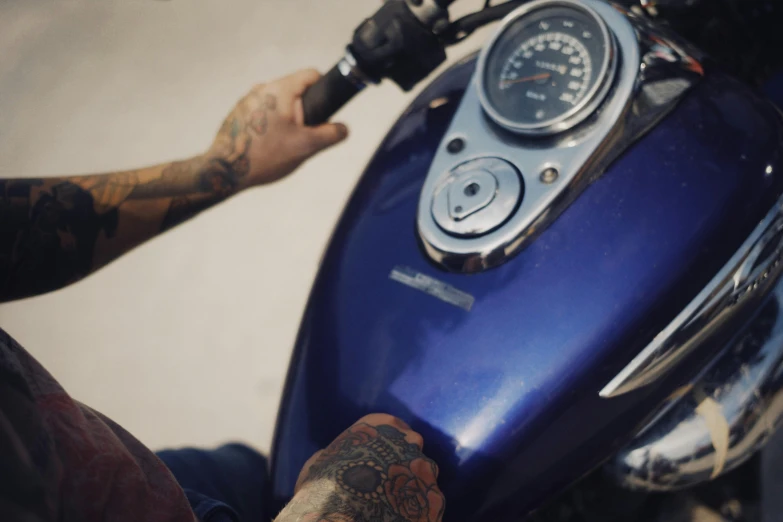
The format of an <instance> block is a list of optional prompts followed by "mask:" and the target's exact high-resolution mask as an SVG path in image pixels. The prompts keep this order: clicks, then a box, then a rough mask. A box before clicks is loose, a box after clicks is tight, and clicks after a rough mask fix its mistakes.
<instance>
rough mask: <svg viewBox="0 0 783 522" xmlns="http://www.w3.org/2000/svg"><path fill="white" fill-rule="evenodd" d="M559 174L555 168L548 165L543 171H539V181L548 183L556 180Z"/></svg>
mask: <svg viewBox="0 0 783 522" xmlns="http://www.w3.org/2000/svg"><path fill="white" fill-rule="evenodd" d="M559 175H560V174H559V173H558V172H557V169H556V168H553V167H549V168H548V169H544V171H543V172H542V173H541V183H546V184H547V185H550V184H552V183H554V182H555V181H557V178H558V176H559Z"/></svg>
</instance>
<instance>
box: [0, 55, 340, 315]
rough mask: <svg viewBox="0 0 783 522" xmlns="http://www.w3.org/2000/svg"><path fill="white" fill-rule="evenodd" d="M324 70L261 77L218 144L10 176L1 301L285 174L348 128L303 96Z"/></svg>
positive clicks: (88, 267) (63, 281)
mask: <svg viewBox="0 0 783 522" xmlns="http://www.w3.org/2000/svg"><path fill="white" fill-rule="evenodd" d="M319 77H320V75H319V74H318V73H317V72H316V71H312V70H309V71H301V72H299V73H295V74H293V75H291V76H288V77H285V78H282V79H280V80H277V81H275V82H272V83H269V84H266V85H257V86H256V87H254V88H253V89H252V90H251V91H250V93H249V94H248V95H247V96H245V97H244V98H242V100H240V101H239V103H237V105H236V106H235V107H234V109H233V111H232V112H231V113H230V114H229V115H228V117H227V118H226V119H225V120H224V122H223V125H222V126H221V127H220V130H219V131H218V134H217V136H216V137H215V140H214V142H213V143H212V145H211V146H210V148H209V150H208V152H207V153H206V154H205V155H203V156H199V157H197V158H194V159H192V160H188V161H180V162H175V163H170V164H168V165H161V166H158V167H152V168H148V169H141V170H134V171H129V172H118V173H113V174H103V175H97V176H82V177H72V178H47V179H15V180H10V179H9V180H2V179H0V301H6V300H9V299H16V298H20V297H26V296H30V295H35V294H40V293H43V292H48V291H50V290H55V289H57V288H60V287H62V286H64V285H67V284H68V283H71V282H74V281H77V280H79V279H81V278H83V277H85V276H86V275H88V274H89V273H91V272H93V271H95V270H96V269H98V268H100V267H101V266H103V265H105V264H107V263H109V262H111V261H112V260H113V259H115V258H117V257H118V256H120V255H122V254H123V253H125V252H127V251H128V250H130V249H131V248H133V247H134V246H136V245H138V244H140V243H142V242H144V241H145V240H147V239H149V238H151V237H153V236H155V235H156V234H158V233H160V232H162V231H165V230H168V229H169V228H171V227H173V226H174V225H177V224H179V223H182V222H183V221H185V220H187V219H189V218H191V217H193V216H194V215H196V214H197V213H198V212H200V211H202V210H204V209H206V208H208V207H210V206H211V205H214V204H215V203H218V202H219V201H222V200H224V199H225V198H227V197H229V196H231V195H232V194H235V193H236V192H238V191H240V190H242V189H244V188H247V187H252V186H255V185H262V184H265V183H271V182H273V181H276V180H279V179H281V178H283V177H285V176H286V175H288V174H290V173H291V172H292V171H293V170H294V169H296V168H297V167H298V166H299V165H300V164H301V163H302V162H303V161H305V160H306V159H307V158H309V157H310V156H312V155H313V154H315V153H317V152H318V151H320V150H322V149H325V148H327V147H329V146H331V145H334V144H335V143H337V142H339V141H341V140H342V139H344V138H345V137H346V135H347V130H346V128H345V126H343V125H339V124H325V125H321V126H319V127H312V128H311V127H305V126H304V122H303V120H304V115H303V114H302V106H301V95H302V93H304V91H305V90H306V89H307V87H309V86H310V85H312V84H313V83H315V82H316V81H317V80H318V78H319Z"/></svg>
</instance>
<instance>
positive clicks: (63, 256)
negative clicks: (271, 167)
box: [0, 154, 247, 301]
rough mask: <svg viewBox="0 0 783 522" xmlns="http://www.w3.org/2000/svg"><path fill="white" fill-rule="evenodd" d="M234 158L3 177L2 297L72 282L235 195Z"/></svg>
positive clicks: (238, 165)
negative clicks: (68, 175)
mask: <svg viewBox="0 0 783 522" xmlns="http://www.w3.org/2000/svg"><path fill="white" fill-rule="evenodd" d="M246 164H247V161H246V158H244V156H243V155H241V154H239V155H237V156H236V157H234V158H232V159H231V160H222V159H221V160H206V159H204V158H201V157H199V158H195V159H192V160H188V161H182V162H176V163H171V164H169V165H164V166H159V167H153V168H149V169H143V170H137V171H131V172H121V173H116V174H105V175H98V176H82V177H74V178H50V179H29V180H0V301H5V300H10V299H17V298H21V297H26V296H30V295H35V294H40V293H44V292H48V291H51V290H54V289H57V288H60V287H62V286H65V285H67V284H69V283H72V282H74V281H77V280H79V279H81V278H83V277H84V276H86V275H88V274H89V273H90V272H92V271H94V270H96V269H98V268H100V267H101V266H103V265H105V264H106V263H108V262H110V261H111V260H113V259H114V258H116V257H118V256H119V255H121V254H122V253H124V252H126V251H128V250H129V249H131V248H133V247H134V246H136V245H138V244H139V243H141V242H142V241H144V240H145V239H148V238H149V237H152V236H154V235H155V234H157V233H160V232H163V231H165V230H168V229H169V228H171V227H172V226H174V225H176V224H179V223H182V222H183V221H185V220H187V219H189V218H191V217H193V216H194V215H196V214H197V213H198V212H200V211H202V210H204V209H206V208H208V207H210V206H212V205H214V204H215V203H217V202H219V201H222V200H223V199H225V198H226V197H228V196H230V195H231V194H233V193H235V192H236V191H237V190H238V188H239V185H240V182H241V180H242V178H243V176H245V175H246V174H247V165H246Z"/></svg>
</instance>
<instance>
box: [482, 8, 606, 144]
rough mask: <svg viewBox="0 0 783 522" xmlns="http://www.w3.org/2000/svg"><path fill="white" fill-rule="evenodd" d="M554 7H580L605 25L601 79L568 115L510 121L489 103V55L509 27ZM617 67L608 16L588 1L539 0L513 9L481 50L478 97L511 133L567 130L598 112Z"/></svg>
mask: <svg viewBox="0 0 783 522" xmlns="http://www.w3.org/2000/svg"><path fill="white" fill-rule="evenodd" d="M551 7H570V8H572V9H578V10H580V11H582V12H583V13H586V14H587V15H589V16H590V17H591V18H593V19H594V20H595V22H596V23H597V24H598V27H600V28H601V36H602V37H603V39H604V42H606V51H605V52H604V57H603V59H602V61H601V66H600V72H599V74H598V78H599V80H598V81H597V82H596V84H595V85H594V86H593V88H592V89H590V92H588V93H587V94H586V95H585V96H584V98H583V99H582V101H580V102H579V103H578V104H577V105H576V106H574V107H572V108H571V109H570V110H569V111H568V112H566V113H565V114H561V115H560V116H557V117H556V118H553V119H550V120H548V121H544V122H541V123H536V124H533V125H525V124H519V123H515V122H514V121H512V120H509V119H508V118H506V117H504V116H503V115H502V114H500V113H499V112H497V111H496V110H495V108H494V107H493V106H492V104H491V103H490V102H489V98H488V96H487V86H486V74H484V72H485V70H486V68H487V61H488V60H489V55H490V54H491V53H492V50H493V49H494V48H495V44H496V43H497V42H498V40H500V38H501V37H502V36H503V34H504V33H505V32H506V29H508V27H509V26H511V25H512V24H513V23H514V22H516V21H517V20H519V19H520V18H522V17H523V16H526V15H527V14H529V13H531V12H533V11H536V10H538V9H548V8H551ZM616 70H617V43H616V42H615V38H614V35H613V34H612V32H611V31H609V29H608V28H607V26H606V22H605V21H604V19H603V18H601V16H599V15H598V13H596V12H595V10H594V9H591V8H590V7H589V6H588V5H586V4H585V3H584V2H582V1H578V0H536V1H534V2H530V3H529V4H525V5H523V6H521V7H519V8H517V9H515V10H513V11H512V12H511V13H510V14H509V15H508V16H506V17H505V18H504V19H503V21H502V22H501V24H500V28H498V29H497V31H496V32H495V34H494V36H493V37H492V39H491V40H490V41H489V43H488V44H487V45H485V46H484V49H483V50H482V51H481V54H480V55H479V59H478V65H477V66H476V81H477V83H478V97H479V101H480V102H481V106H482V107H483V108H484V111H485V112H486V113H487V115H488V116H489V117H490V118H492V119H493V120H495V122H496V123H497V124H498V125H500V126H501V127H505V128H506V129H508V130H510V131H511V132H516V133H519V134H525V135H529V136H549V135H551V134H556V133H558V132H563V131H566V130H568V129H570V128H572V127H574V126H575V125H577V124H578V123H580V122H582V121H584V120H585V118H587V117H588V116H590V115H591V114H592V113H593V112H594V111H595V109H597V108H598V106H599V105H600V104H601V102H603V101H604V98H606V94H607V93H608V92H609V88H610V87H611V86H612V83H613V81H614V75H615V71H616Z"/></svg>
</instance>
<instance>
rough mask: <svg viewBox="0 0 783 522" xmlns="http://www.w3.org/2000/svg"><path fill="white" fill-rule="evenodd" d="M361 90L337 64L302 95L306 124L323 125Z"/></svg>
mask: <svg viewBox="0 0 783 522" xmlns="http://www.w3.org/2000/svg"><path fill="white" fill-rule="evenodd" d="M359 91H360V89H359V87H357V86H356V85H355V84H354V83H352V82H351V81H350V80H348V79H347V78H346V77H345V76H343V75H342V74H341V73H340V71H339V69H337V66H336V65H335V66H334V67H332V70H331V71H329V72H328V73H326V74H325V75H323V77H322V78H321V79H320V80H318V81H317V82H316V83H315V84H313V85H312V86H311V87H310V88H309V89H307V91H305V93H304V95H303V96H302V106H303V108H304V120H305V125H308V126H315V125H321V124H322V123H326V122H327V121H329V118H331V117H332V115H333V114H334V113H335V112H337V111H338V110H340V109H341V108H342V106H343V105H345V104H346V103H348V101H349V100H350V99H351V98H353V97H354V96H356V93H358V92H359Z"/></svg>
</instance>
